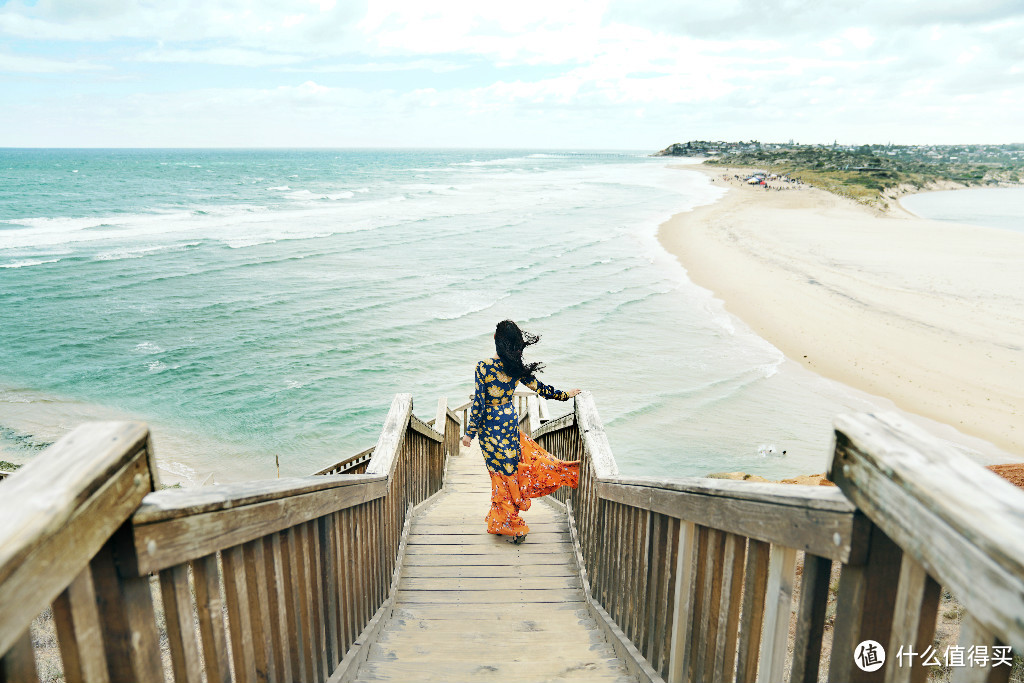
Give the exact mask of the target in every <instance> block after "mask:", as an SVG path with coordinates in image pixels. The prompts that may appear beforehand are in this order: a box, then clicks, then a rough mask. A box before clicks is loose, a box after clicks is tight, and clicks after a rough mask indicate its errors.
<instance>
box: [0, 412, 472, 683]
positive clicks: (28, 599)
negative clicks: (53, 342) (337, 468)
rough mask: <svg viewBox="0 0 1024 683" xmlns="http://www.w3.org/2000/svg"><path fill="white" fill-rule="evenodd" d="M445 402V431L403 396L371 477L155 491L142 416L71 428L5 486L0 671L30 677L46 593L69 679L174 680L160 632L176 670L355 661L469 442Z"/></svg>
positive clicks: (252, 669)
mask: <svg viewBox="0 0 1024 683" xmlns="http://www.w3.org/2000/svg"><path fill="white" fill-rule="evenodd" d="M438 415H439V416H441V418H442V419H443V422H442V429H441V430H440V431H435V430H434V428H433V427H432V426H430V424H428V423H426V422H423V421H422V420H420V419H419V418H417V417H416V416H415V415H413V414H412V398H411V396H409V395H408V394H399V395H397V396H396V397H395V399H394V401H393V402H392V405H391V409H390V410H389V412H388V416H387V418H386V420H385V424H384V426H383V429H382V431H381V437H380V439H379V440H378V442H377V445H376V446H375V448H374V449H373V454H372V456H371V457H370V458H369V461H368V463H367V469H369V470H371V473H370V474H349V475H344V474H343V475H326V476H324V475H320V476H316V475H311V476H308V477H293V478H286V479H276V480H269V481H263V482H246V483H241V484H230V485H224V486H217V487H204V488H199V489H167V490H164V491H160V492H157V493H153V492H151V491H152V489H153V488H154V487H153V481H154V477H153V475H152V470H151V449H150V447H149V435H148V432H147V430H146V428H145V426H144V425H140V424H136V423H127V424H121V423H118V424H100V425H87V426H85V427H81V428H79V429H77V430H75V431H74V432H72V433H71V434H70V435H68V436H67V437H65V438H64V439H62V440H61V441H59V442H58V443H57V444H55V445H54V446H53V447H51V448H50V449H48V450H47V451H44V452H43V453H41V454H40V455H38V456H37V457H36V458H35V459H34V460H33V461H32V463H30V464H29V465H27V466H25V467H24V468H22V469H21V470H20V471H19V473H18V474H16V475H15V476H13V477H11V480H10V481H5V482H4V485H3V486H4V489H3V494H4V497H3V499H2V501H0V505H2V506H3V517H4V519H5V520H6V523H5V524H4V525H3V526H2V527H0V680H11V681H15V680H17V681H21V680H35V654H34V651H33V644H32V641H31V639H30V638H29V635H28V630H27V628H28V625H29V623H30V622H31V621H32V619H33V618H34V617H36V615H38V614H39V613H40V611H42V610H43V609H44V608H46V607H47V606H48V605H51V604H52V607H53V619H54V624H55V626H56V629H57V634H58V641H59V646H60V653H61V656H62V659H63V669H64V673H65V678H66V679H67V680H69V681H110V682H111V683H121V682H128V681H155V680H163V679H164V670H163V664H162V663H161V654H160V641H161V639H162V638H163V639H164V641H165V642H167V643H168V644H169V647H170V654H171V665H172V668H173V676H174V679H175V680H189V681H198V680H200V679H201V678H202V677H203V675H204V674H203V672H204V670H205V678H206V680H208V681H228V680H234V681H242V682H248V681H256V680H263V679H267V678H269V679H290V680H294V681H325V680H327V679H328V678H329V677H331V675H332V673H334V672H335V671H336V670H338V669H339V668H344V667H343V664H345V663H346V662H347V664H346V665H347V666H350V667H351V665H352V663H353V662H354V661H355V660H354V659H353V657H352V656H350V655H352V652H354V651H357V650H360V648H353V645H354V644H355V643H357V642H358V640H359V638H361V637H363V636H361V632H362V631H363V630H364V629H366V628H370V625H371V624H379V623H381V622H382V620H383V618H384V617H385V616H386V615H385V614H384V613H385V612H387V611H388V610H389V609H390V607H389V605H390V604H391V603H390V600H391V597H390V595H391V592H392V591H393V590H394V586H395V583H394V572H395V571H396V568H397V566H398V562H399V553H400V548H401V547H402V538H403V533H404V531H403V530H404V529H407V520H408V515H409V511H410V510H411V509H412V507H413V506H415V505H417V504H422V503H423V502H424V501H426V500H427V499H428V498H429V497H430V496H432V495H433V494H434V493H436V492H437V491H439V490H440V488H441V486H442V483H443V475H444V471H445V463H446V459H447V458H448V457H449V456H450V455H452V454H453V453H457V452H458V436H459V429H460V425H459V421H458V417H457V416H456V415H454V414H453V413H451V412H450V411H448V410H447V408H445V409H444V410H443V411H442V410H439V411H438ZM436 419H437V417H435V418H434V420H436ZM151 584H152V585H151ZM153 589H158V590H159V591H160V594H161V596H162V606H163V611H164V614H165V617H166V618H165V619H164V620H163V621H162V622H158V620H157V618H156V610H155V605H154V602H153V596H152V590H153ZM225 610H226V619H225V617H224V612H225ZM160 623H165V624H166V628H165V630H161V629H162V628H163V627H159V626H158V624H160ZM229 643H230V655H229V649H228V644H229ZM229 658H230V659H231V660H232V661H229Z"/></svg>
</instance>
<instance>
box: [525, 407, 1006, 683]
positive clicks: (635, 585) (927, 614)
mask: <svg viewBox="0 0 1024 683" xmlns="http://www.w3.org/2000/svg"><path fill="white" fill-rule="evenodd" d="M534 438H535V439H536V440H537V441H538V442H539V443H540V444H541V446H542V447H544V448H545V449H546V450H548V451H549V452H550V453H552V454H553V455H555V456H556V457H560V458H562V459H568V460H575V459H581V460H582V466H581V476H580V485H579V487H578V488H577V489H576V490H575V491H571V492H566V490H564V489H563V490H560V491H559V492H557V493H556V494H555V497H557V498H558V499H559V500H561V501H562V502H563V503H564V504H565V505H566V510H567V512H568V514H569V517H570V529H571V531H572V534H573V538H574V543H575V544H576V546H577V559H578V562H579V565H580V571H581V577H582V579H583V583H584V588H585V591H586V592H587V595H588V605H590V608H591V612H592V614H593V615H594V617H595V618H596V619H597V620H598V622H599V623H601V624H602V625H604V626H605V628H606V631H607V632H608V634H609V636H610V637H611V638H612V640H613V642H615V640H616V639H617V640H618V641H619V644H620V646H619V648H618V650H619V654H620V656H622V657H623V658H624V659H626V660H627V663H628V662H630V661H631V662H632V665H631V672H632V673H633V674H634V675H636V676H637V677H638V678H639V679H640V680H649V681H661V680H667V681H671V682H672V683H676V682H681V681H686V682H688V683H696V682H698V681H723V680H727V681H732V680H734V679H735V680H736V681H750V682H753V681H755V680H756V681H760V682H762V683H781V682H782V681H783V680H785V679H786V672H788V680H789V681H808V682H810V681H817V680H818V678H819V665H820V663H821V661H822V658H823V655H824V658H825V663H826V664H825V665H826V666H827V667H828V669H829V671H828V680H830V681H836V682H842V683H847V682H855V681H874V680H878V681H881V680H883V677H884V680H886V681H892V682H895V681H911V680H914V681H918V680H922V681H923V680H924V676H925V675H926V673H927V672H926V671H924V670H923V669H922V668H921V664H920V659H918V661H916V662H915V663H914V664H913V665H911V664H909V663H908V664H906V665H905V666H904V667H900V666H899V663H898V660H897V655H898V653H899V652H900V646H901V645H903V646H907V647H911V648H914V649H915V650H916V652H918V653H920V652H922V651H923V650H924V649H925V647H927V646H930V645H931V644H932V636H933V632H934V628H935V619H936V611H937V609H938V605H939V594H940V586H945V587H946V588H947V589H948V590H950V591H951V592H952V593H953V594H954V595H956V596H957V597H958V598H960V599H961V600H962V601H963V605H964V607H965V608H966V610H967V612H968V613H969V614H968V616H967V617H965V619H964V622H963V623H964V626H963V628H962V631H961V645H962V646H963V647H964V648H965V650H966V648H967V647H968V646H971V645H977V646H984V647H989V648H995V647H999V646H1000V645H1010V646H1012V647H1013V648H1014V649H1015V650H1016V652H1017V653H1018V654H1019V653H1020V652H1021V650H1022V643H1024V640H1022V634H1024V549H1022V546H1021V545H1020V543H1019V539H1021V538H1024V495H1022V494H1021V492H1020V491H1019V490H1017V489H1016V488H1015V487H1012V486H1010V485H1009V484H1007V483H1005V482H1003V481H1002V480H1001V479H999V478H998V477H996V476H995V475H993V474H991V473H990V472H987V471H986V470H985V469H984V468H982V467H980V466H979V465H977V464H975V463H973V462H970V461H968V460H967V459H966V458H964V457H963V456H961V455H959V454H957V453H955V452H954V451H953V450H952V449H950V448H949V447H947V446H944V445H943V444H942V443H940V442H938V441H936V440H935V439H933V438H930V437H928V436H927V435H926V434H924V433H923V432H921V431H920V430H918V429H915V428H913V427H911V426H910V425H908V424H906V423H905V422H904V421H902V420H900V419H899V418H897V417H894V416H854V417H843V418H839V419H838V420H837V423H836V447H835V458H834V463H833V466H832V469H831V475H830V478H832V479H833V480H834V481H836V482H837V483H838V485H839V488H835V487H821V486H817V487H810V486H797V485H785V484H772V483H751V482H733V481H724V480H715V479H705V478H695V477H682V478H672V479H667V480H666V479H663V478H654V477H626V476H621V475H619V474H618V468H617V465H616V463H615V459H614V457H613V456H612V453H611V447H610V445H609V443H608V439H607V436H606V435H605V432H604V429H603V426H602V425H601V421H600V418H599V416H598V414H597V410H596V407H595V406H594V403H593V397H592V396H591V395H590V394H589V393H588V392H583V393H581V394H580V396H578V397H577V400H576V409H575V412H574V414H573V415H567V416H565V417H563V418H560V419H558V420H554V421H550V422H548V423H546V424H544V425H543V426H541V427H540V428H539V429H537V430H536V431H535V433H534ZM801 557H802V561H803V571H802V572H801V573H797V571H796V568H797V564H798V562H799V561H800V559H801ZM834 567H835V568H836V569H838V570H839V577H840V578H839V582H838V593H837V595H836V596H835V597H834V601H835V603H836V616H835V627H834V633H833V638H832V645H831V648H830V649H829V648H827V647H826V645H825V640H824V638H823V631H824V628H825V614H826V608H827V607H828V605H829V604H830V601H832V600H833V597H832V595H831V591H830V587H831V586H833V585H834V581H835V579H834V572H835V569H834ZM798 588H799V594H800V599H799V605H796V606H794V605H793V600H794V595H795V593H796V590H797V589H798ZM794 607H795V612H796V631H795V633H794V634H791V633H790V615H791V613H792V612H793V611H794V609H793V608H794ZM866 639H872V640H878V641H879V642H882V643H883V644H884V645H885V646H886V647H888V648H889V654H888V656H889V658H890V659H889V660H888V661H889V662H890V663H889V664H886V667H888V670H887V671H886V670H883V671H882V672H881V673H877V674H870V673H868V672H864V671H862V670H861V669H860V668H859V667H857V666H855V661H854V656H855V654H856V653H855V648H856V647H857V645H858V643H860V642H861V641H863V640H866ZM823 649H824V650H825V652H824V653H823ZM1008 673H1009V667H1006V668H1005V669H1002V670H999V669H993V668H992V667H991V666H989V667H988V668H985V667H978V668H977V670H976V671H974V672H973V673H972V674H971V676H968V677H964V678H963V680H979V681H981V680H986V681H994V680H1000V681H1003V680H1006V677H1008Z"/></svg>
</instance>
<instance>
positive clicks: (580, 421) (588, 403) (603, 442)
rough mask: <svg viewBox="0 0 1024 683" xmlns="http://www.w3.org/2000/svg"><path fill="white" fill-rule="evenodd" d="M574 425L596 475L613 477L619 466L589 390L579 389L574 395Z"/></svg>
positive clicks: (616, 473)
mask: <svg viewBox="0 0 1024 683" xmlns="http://www.w3.org/2000/svg"><path fill="white" fill-rule="evenodd" d="M576 425H577V427H578V428H579V431H580V435H581V437H582V439H583V450H584V451H585V452H586V454H587V458H588V459H589V460H590V466H591V467H593V468H594V474H595V475H596V476H598V477H614V476H616V475H618V473H619V466H618V465H617V464H616V463H615V456H613V455H612V447H611V444H610V443H608V435H607V434H605V431H604V425H603V424H602V423H601V418H600V417H599V416H598V414H597V406H596V405H595V404H594V397H593V395H592V394H591V393H590V391H587V390H584V391H581V392H580V393H579V394H577V396H576Z"/></svg>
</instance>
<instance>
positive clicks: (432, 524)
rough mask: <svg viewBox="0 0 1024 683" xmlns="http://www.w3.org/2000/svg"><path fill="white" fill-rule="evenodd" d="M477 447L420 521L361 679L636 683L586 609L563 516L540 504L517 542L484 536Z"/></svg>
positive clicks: (484, 484)
mask: <svg viewBox="0 0 1024 683" xmlns="http://www.w3.org/2000/svg"><path fill="white" fill-rule="evenodd" d="M490 493H491V489H490V479H489V477H488V475H487V471H486V470H485V469H484V465H483V460H482V457H481V454H480V451H479V448H478V447H477V445H476V444H475V443H474V445H473V447H472V449H469V448H462V455H461V457H457V458H453V459H452V460H451V461H450V462H449V466H448V476H447V478H446V483H445V487H444V489H443V490H442V492H441V493H440V494H439V495H438V497H437V498H436V499H435V502H433V504H431V505H430V506H429V507H427V508H426V509H424V510H423V511H422V512H421V513H420V514H419V515H417V516H416V517H415V518H414V519H413V520H412V525H411V527H410V532H409V537H408V541H407V546H406V555H405V559H404V562H403V566H402V573H401V576H400V578H399V582H398V592H397V594H396V596H395V608H394V612H393V614H392V616H391V619H390V620H389V621H388V623H387V624H386V625H385V626H384V627H383V630H382V632H381V634H380V635H379V636H378V638H377V641H376V643H374V644H373V645H372V646H371V647H370V651H369V653H368V656H367V660H366V662H364V663H363V665H362V667H361V668H360V669H359V671H358V673H357V675H356V680H357V681H360V682H367V683H369V682H370V681H408V682H410V683H411V682H414V681H423V682H426V681H445V682H455V681H467V682H469V681H496V680H500V681H517V682H518V681H523V682H525V681H616V682H619V681H622V682H625V681H635V680H636V679H635V678H634V677H632V676H629V675H628V674H627V673H626V670H625V668H624V666H623V664H622V662H621V661H620V660H619V659H618V658H617V657H616V655H615V652H614V650H613V649H612V647H611V645H609V643H608V642H607V641H606V640H605V639H604V634H603V632H601V631H600V630H599V628H598V626H597V623H596V622H595V621H594V620H593V618H592V617H591V616H590V612H589V611H588V610H587V605H586V602H585V597H584V595H583V591H582V588H581V583H580V578H579V570H578V569H577V566H576V560H575V558H574V555H573V551H572V542H571V539H570V537H569V528H568V524H567V522H566V517H565V513H564V512H561V513H559V512H558V511H556V510H555V508H554V507H553V506H550V505H547V504H545V503H544V502H542V501H541V500H536V501H534V503H533V507H531V508H530V510H529V511H527V512H525V513H524V514H523V518H524V519H526V521H527V523H528V524H529V525H530V535H529V537H528V538H527V540H526V542H525V543H524V544H523V545H521V546H513V545H511V544H509V543H506V542H505V541H504V540H503V539H501V538H498V537H495V536H493V535H490V534H488V533H487V532H486V529H485V525H484V521H483V520H484V516H485V515H486V514H487V510H488V508H489V507H490Z"/></svg>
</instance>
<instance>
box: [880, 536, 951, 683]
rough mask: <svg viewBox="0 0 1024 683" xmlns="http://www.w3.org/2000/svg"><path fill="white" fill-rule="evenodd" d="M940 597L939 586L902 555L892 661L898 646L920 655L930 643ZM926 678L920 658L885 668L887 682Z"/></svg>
mask: <svg viewBox="0 0 1024 683" xmlns="http://www.w3.org/2000/svg"><path fill="white" fill-rule="evenodd" d="M941 595H942V588H941V586H939V584H938V583H936V582H935V580H934V579H933V578H931V577H930V576H928V573H927V572H926V571H925V570H924V567H922V566H921V565H920V564H918V563H917V562H916V561H915V560H914V558H912V557H910V556H909V555H904V556H903V560H902V563H901V565H900V578H899V586H898V588H897V590H896V605H895V608H894V611H893V621H892V634H891V635H890V636H889V649H888V650H887V652H889V657H890V658H893V659H892V661H893V662H895V661H896V659H895V658H896V656H897V653H899V650H900V648H901V647H908V646H909V647H911V648H912V649H913V651H914V652H918V653H920V652H924V649H925V648H926V647H928V646H929V645H931V644H932V638H933V636H934V635H935V617H936V614H937V612H938V609H939V599H940V597H941ZM927 678H928V670H927V669H926V668H925V667H924V666H922V659H921V658H920V657H912V658H911V661H910V662H909V663H908V664H906V665H902V666H893V665H890V666H886V667H885V681H886V683H925V681H926V680H927Z"/></svg>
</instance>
